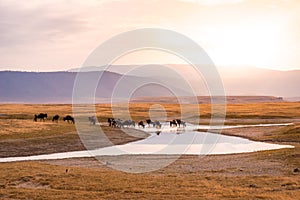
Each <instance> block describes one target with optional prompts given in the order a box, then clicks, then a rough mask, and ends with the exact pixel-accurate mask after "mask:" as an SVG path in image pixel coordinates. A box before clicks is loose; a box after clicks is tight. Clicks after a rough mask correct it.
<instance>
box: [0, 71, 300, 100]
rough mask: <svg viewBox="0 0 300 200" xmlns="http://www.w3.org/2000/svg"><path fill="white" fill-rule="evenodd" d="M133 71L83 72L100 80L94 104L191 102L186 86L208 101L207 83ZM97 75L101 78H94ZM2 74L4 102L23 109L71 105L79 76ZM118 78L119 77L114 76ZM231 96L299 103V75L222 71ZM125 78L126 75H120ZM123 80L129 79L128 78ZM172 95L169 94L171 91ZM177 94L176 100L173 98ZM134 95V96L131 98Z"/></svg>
mask: <svg viewBox="0 0 300 200" xmlns="http://www.w3.org/2000/svg"><path fill="white" fill-rule="evenodd" d="M134 67H135V66H124V65H123V66H112V67H110V69H109V70H110V71H111V72H109V71H107V72H103V71H102V70H103V68H95V67H91V68H85V70H86V72H83V73H86V74H87V75H88V77H92V78H93V77H94V78H95V77H98V76H99V75H102V76H101V80H100V82H99V85H98V86H97V90H96V93H95V97H96V101H97V100H98V101H99V102H104V101H107V100H109V99H110V98H112V97H113V98H128V97H129V96H128V95H131V96H130V98H140V97H146V96H148V97H153V96H192V95H194V94H193V93H192V92H191V91H190V90H189V86H188V85H187V84H186V81H190V83H191V84H194V87H195V88H196V95H197V96H208V95H209V93H208V90H207V88H206V85H205V82H204V81H205V80H204V79H202V80H200V79H199V80H198V79H197V80H192V79H193V77H185V76H183V75H182V76H181V74H177V73H171V72H167V71H164V70H167V69H166V68H161V69H160V68H154V67H155V66H153V67H152V68H151V69H150V71H151V73H149V72H147V71H145V70H144V69H142V70H132V71H130V72H127V73H126V72H125V71H123V72H122V70H120V69H123V70H124V69H125V68H126V69H130V68H131V69H132V68H134ZM180 67H183V66H180ZM97 70H99V71H98V72H95V71H97ZM72 71H76V69H73V70H70V71H67V72H40V73H38V72H13V71H2V72H0V85H1V87H0V94H1V95H0V101H1V102H21V103H71V102H72V92H73V85H74V80H75V78H76V75H77V73H76V72H72ZM116 71H117V72H119V73H116ZM219 72H220V76H221V78H222V80H223V83H224V89H225V93H226V95H227V96H240V95H242V96H275V97H283V98H284V99H286V100H289V99H294V100H298V98H295V97H300V90H299V88H298V86H299V85H300V79H299V77H300V70H294V71H276V70H268V69H259V68H245V69H243V70H237V69H232V70H228V69H226V70H225V69H220V70H219ZM122 73H123V74H122ZM124 74H125V75H124ZM169 89H171V91H173V94H172V92H170V90H169ZM174 91H175V94H174ZM129 93H130V94H129Z"/></svg>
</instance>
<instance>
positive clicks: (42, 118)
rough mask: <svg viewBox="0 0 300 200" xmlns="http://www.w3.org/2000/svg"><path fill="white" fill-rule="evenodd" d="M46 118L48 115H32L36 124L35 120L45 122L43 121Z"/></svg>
mask: <svg viewBox="0 0 300 200" xmlns="http://www.w3.org/2000/svg"><path fill="white" fill-rule="evenodd" d="M47 117H48V115H47V113H40V114H38V115H37V114H35V115H34V119H33V120H34V121H35V122H36V121H37V119H40V121H42V120H43V121H45V119H47Z"/></svg>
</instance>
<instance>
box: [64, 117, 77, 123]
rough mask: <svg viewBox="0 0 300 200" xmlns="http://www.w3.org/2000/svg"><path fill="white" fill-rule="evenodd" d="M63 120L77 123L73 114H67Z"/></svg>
mask: <svg viewBox="0 0 300 200" xmlns="http://www.w3.org/2000/svg"><path fill="white" fill-rule="evenodd" d="M63 120H64V121H67V122H68V123H70V121H71V122H72V123H73V124H75V120H74V118H73V117H72V116H70V115H67V116H65V117H64V118H63Z"/></svg>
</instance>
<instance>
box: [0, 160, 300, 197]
mask: <svg viewBox="0 0 300 200" xmlns="http://www.w3.org/2000/svg"><path fill="white" fill-rule="evenodd" d="M0 169H1V174H0V180H1V184H0V198H1V199H82V200H84V199H170V198H176V199H274V200H275V199H276V200H277V199H295V197H296V196H298V195H299V194H300V190H299V189H300V181H299V179H297V178H294V177H287V176H273V177H272V176H241V177H238V176H237V177H226V176H213V175H206V174H200V173H197V172H195V173H180V174H178V173H168V172H166V173H165V174H163V175H162V174H158V173H147V174H127V173H122V172H118V171H113V170H110V169H106V168H98V169H90V168H77V167H73V168H68V173H66V167H63V166H56V165H49V164H44V163H38V162H23V163H15V164H13V165H12V164H1V165H0ZM8 174H9V176H7V175H8Z"/></svg>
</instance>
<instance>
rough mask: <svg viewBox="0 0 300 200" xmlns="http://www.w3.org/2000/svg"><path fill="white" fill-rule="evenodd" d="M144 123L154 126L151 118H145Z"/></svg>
mask: <svg viewBox="0 0 300 200" xmlns="http://www.w3.org/2000/svg"><path fill="white" fill-rule="evenodd" d="M146 123H147V124H148V127H150V125H151V124H152V125H153V127H154V123H153V122H152V121H151V119H146Z"/></svg>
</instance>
